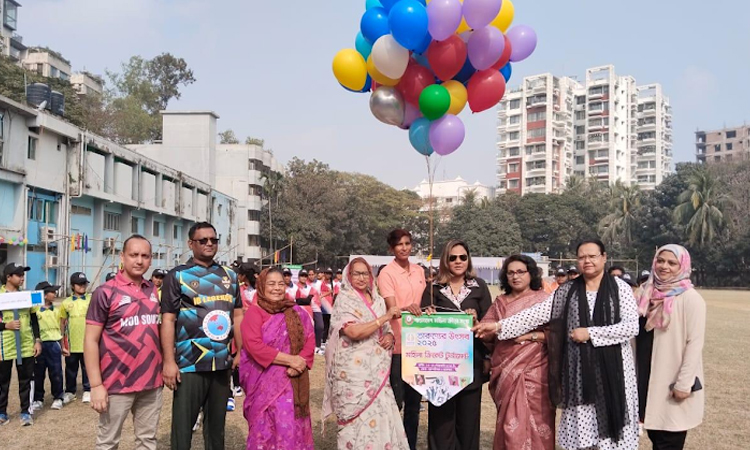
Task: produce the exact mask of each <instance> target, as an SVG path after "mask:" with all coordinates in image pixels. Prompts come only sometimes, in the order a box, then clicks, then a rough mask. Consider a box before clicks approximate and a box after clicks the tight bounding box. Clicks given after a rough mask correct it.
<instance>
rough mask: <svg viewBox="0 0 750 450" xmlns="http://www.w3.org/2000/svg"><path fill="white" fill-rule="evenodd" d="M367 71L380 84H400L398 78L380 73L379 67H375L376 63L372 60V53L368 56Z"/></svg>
mask: <svg viewBox="0 0 750 450" xmlns="http://www.w3.org/2000/svg"><path fill="white" fill-rule="evenodd" d="M367 73H369V74H370V76H371V77H372V79H373V80H374V81H375V82H376V83H377V84H379V85H382V86H395V85H397V84H398V78H395V79H394V78H388V77H387V76H385V75H383V74H382V73H380V71H379V70H378V68H377V67H375V63H373V62H372V55H370V57H369V58H367ZM374 90H375V88H373V91H374Z"/></svg>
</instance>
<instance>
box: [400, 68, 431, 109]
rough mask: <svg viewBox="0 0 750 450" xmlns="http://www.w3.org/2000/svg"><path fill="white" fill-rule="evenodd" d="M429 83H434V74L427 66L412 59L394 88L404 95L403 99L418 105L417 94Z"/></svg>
mask: <svg viewBox="0 0 750 450" xmlns="http://www.w3.org/2000/svg"><path fill="white" fill-rule="evenodd" d="M431 84H435V75H433V74H432V72H430V69H428V68H427V67H425V66H423V65H421V64H419V63H418V62H416V61H414V60H412V61H410V62H409V66H408V67H407V68H406V72H404V74H403V75H402V76H401V81H399V82H398V84H397V85H396V89H398V90H399V92H401V95H403V96H404V100H406V101H407V102H409V103H411V104H412V105H414V106H417V107H418V106H419V95H420V94H421V93H422V90H423V89H424V88H426V87H427V86H429V85H431Z"/></svg>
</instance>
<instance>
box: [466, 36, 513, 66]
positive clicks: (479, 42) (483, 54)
mask: <svg viewBox="0 0 750 450" xmlns="http://www.w3.org/2000/svg"><path fill="white" fill-rule="evenodd" d="M467 48H468V53H469V60H470V61H471V65H472V66H474V67H475V68H476V69H477V70H484V69H489V68H490V67H492V65H493V64H495V63H496V62H497V60H498V59H500V56H502V54H503V50H505V36H503V32H502V31H500V30H498V29H497V28H495V27H489V26H487V27H484V28H480V29H478V30H475V31H474V33H472V35H471V37H470V38H469V45H468V46H467Z"/></svg>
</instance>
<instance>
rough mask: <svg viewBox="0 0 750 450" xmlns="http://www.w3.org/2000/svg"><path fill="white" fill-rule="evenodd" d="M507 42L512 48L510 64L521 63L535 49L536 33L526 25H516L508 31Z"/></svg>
mask: <svg viewBox="0 0 750 450" xmlns="http://www.w3.org/2000/svg"><path fill="white" fill-rule="evenodd" d="M507 36H508V40H510V44H511V46H512V51H511V53H510V60H511V61H512V62H518V61H523V60H524V59H526V58H528V57H529V56H531V54H532V53H534V49H536V33H535V32H534V29H533V28H531V27H529V26H526V25H516V26H515V27H513V28H511V29H510V30H508V34H507Z"/></svg>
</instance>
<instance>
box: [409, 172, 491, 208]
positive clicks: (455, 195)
mask: <svg viewBox="0 0 750 450" xmlns="http://www.w3.org/2000/svg"><path fill="white" fill-rule="evenodd" d="M413 191H414V192H416V193H417V194H419V196H420V197H421V198H422V199H423V200H425V203H427V201H428V200H429V199H430V183H429V182H428V181H427V180H422V182H421V183H419V185H418V186H417V187H415V188H414V189H413ZM470 192H473V193H474V195H475V196H476V199H477V201H480V200H482V199H485V198H486V199H492V198H494V197H495V189H494V188H492V187H489V186H485V185H483V184H481V183H480V182H479V181H477V182H475V183H474V184H469V183H468V182H467V181H466V180H464V179H463V178H461V177H457V178H456V179H455V180H444V181H434V182H433V183H432V198H433V199H434V201H435V203H434V204H433V206H434V207H435V208H437V209H444V208H452V207H453V206H456V205H460V204H461V202H463V199H464V197H465V196H466V194H468V193H470ZM427 208H428V206H424V207H423V210H426V209H427Z"/></svg>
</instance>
